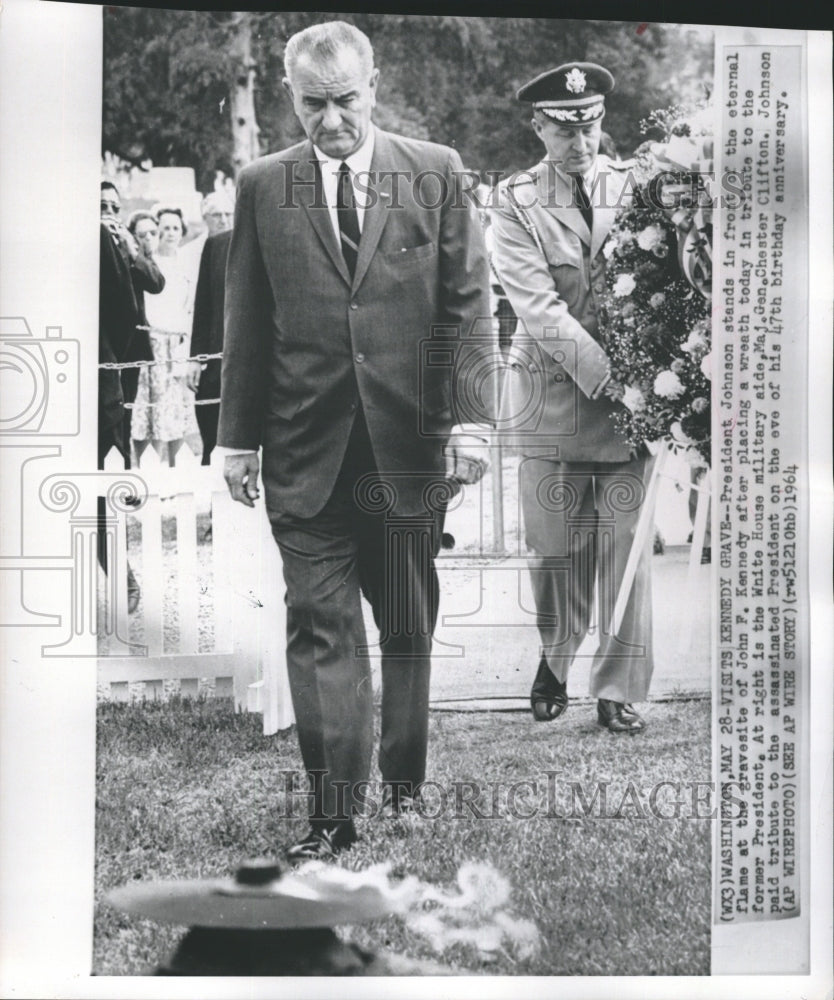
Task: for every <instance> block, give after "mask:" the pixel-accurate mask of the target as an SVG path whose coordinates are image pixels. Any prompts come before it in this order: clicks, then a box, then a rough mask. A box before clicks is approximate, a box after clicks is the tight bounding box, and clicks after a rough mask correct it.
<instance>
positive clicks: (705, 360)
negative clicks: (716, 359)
mask: <svg viewBox="0 0 834 1000" xmlns="http://www.w3.org/2000/svg"><path fill="white" fill-rule="evenodd" d="M701 373H702V374H703V376H704V378H706V379H709V381H710V382H712V351H710V352H709V353H708V354H705V355H704V356H703V357H702V358H701Z"/></svg>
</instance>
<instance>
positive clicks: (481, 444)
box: [446, 433, 489, 485]
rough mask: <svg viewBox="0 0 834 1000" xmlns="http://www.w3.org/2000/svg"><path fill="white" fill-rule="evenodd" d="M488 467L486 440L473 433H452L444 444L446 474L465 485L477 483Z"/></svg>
mask: <svg viewBox="0 0 834 1000" xmlns="http://www.w3.org/2000/svg"><path fill="white" fill-rule="evenodd" d="M488 468H489V453H488V442H487V439H486V438H484V437H479V436H478V435H475V434H467V433H453V434H452V435H451V437H450V438H449V441H448V443H447V445H446V475H447V477H448V478H449V479H451V480H454V481H456V482H459V483H464V484H465V485H471V484H473V483H477V482H478V481H479V480H480V479H481V477H482V476H483V475H484V473H485V472H486V471H487V469H488Z"/></svg>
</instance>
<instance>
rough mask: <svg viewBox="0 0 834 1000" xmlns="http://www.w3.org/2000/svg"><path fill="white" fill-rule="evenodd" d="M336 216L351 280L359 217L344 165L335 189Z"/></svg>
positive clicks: (356, 247)
mask: <svg viewBox="0 0 834 1000" xmlns="http://www.w3.org/2000/svg"><path fill="white" fill-rule="evenodd" d="M336 214H337V215H338V217H339V236H340V238H341V244H342V256H343V257H344V258H345V263H346V264H347V267H348V271H349V272H350V276H351V278H352V277H353V275H354V273H355V271H356V257H357V255H358V253H359V216H358V215H357V214H356V199H355V197H354V190H353V183H352V182H351V179H350V168H349V167H348V165H347V164H346V163H342V165H341V166H340V167H339V186H338V188H337V189H336Z"/></svg>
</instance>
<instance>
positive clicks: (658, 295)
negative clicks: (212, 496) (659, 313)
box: [649, 292, 666, 309]
mask: <svg viewBox="0 0 834 1000" xmlns="http://www.w3.org/2000/svg"><path fill="white" fill-rule="evenodd" d="M665 301H666V296H665V295H664V294H663V292H655V293H654V295H653V296H652V297H651V298H650V299H649V305H650V306H651V307H652V309H659V308H660V307H661V306H662V305H663V303H664V302H665Z"/></svg>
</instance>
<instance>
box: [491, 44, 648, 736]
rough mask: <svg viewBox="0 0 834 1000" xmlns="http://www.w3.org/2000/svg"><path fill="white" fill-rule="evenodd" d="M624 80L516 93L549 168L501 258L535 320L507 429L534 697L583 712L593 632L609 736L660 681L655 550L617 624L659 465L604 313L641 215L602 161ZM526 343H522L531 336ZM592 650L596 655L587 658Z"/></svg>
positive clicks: (544, 85)
mask: <svg viewBox="0 0 834 1000" xmlns="http://www.w3.org/2000/svg"><path fill="white" fill-rule="evenodd" d="M613 87H614V78H613V77H612V76H611V74H610V73H609V72H608V71H607V70H606V69H604V68H603V67H602V66H597V65H595V64H594V63H585V62H571V63H566V64H565V65H563V66H557V67H556V69H553V70H549V71H548V72H546V73H542V74H541V75H540V76H537V77H536V78H535V79H534V80H531V81H530V82H529V83H528V84H526V85H525V86H523V87H522V88H521V89H520V90H519V91H518V93H517V95H516V96H517V98H518V100H520V101H523V102H526V103H528V104H530V105H532V111H533V118H532V127H533V130H534V131H535V133H536V135H537V136H538V137H539V139H540V140H541V142H542V144H543V146H544V148H545V157H544V159H543V160H542V161H541V162H540V163H538V164H536V166H534V167H532V168H531V169H529V170H526V171H522V172H520V173H518V174H515V175H514V176H513V177H511V178H510V179H509V180H508V181H507V182H506V183H505V184H503V185H502V186H501V190H500V195H499V203H498V206H497V207H496V209H495V211H494V214H493V233H494V240H495V253H494V262H495V265H496V268H497V270H498V272H499V274H500V276H501V280H502V283H503V286H504V289H505V290H506V293H507V295H508V297H509V300H510V303H511V304H512V307H513V309H514V310H515V312H516V314H517V315H518V317H519V320H520V324H521V325H520V327H519V331H518V332H517V333H516V337H515V340H514V343H513V347H512V350H511V352H510V356H509V359H508V367H507V371H506V377H505V381H504V390H503V395H502V409H501V415H500V418H499V427H500V428H501V429H503V431H504V433H505V434H507V435H508V436H509V437H510V439H511V440H512V441H513V442H514V443H515V445H516V446H517V447H518V449H519V451H520V454H521V456H522V460H521V465H520V473H519V475H520V496H521V505H522V512H523V517H524V525H525V534H526V543H527V547H528V551H529V562H528V564H529V568H530V573H531V580H532V585H533V592H534V595H535V600H536V609H537V622H538V627H539V633H540V637H541V640H542V652H541V659H540V662H539V667H538V672H537V674H536V677H535V681H534V683H533V687H532V691H531V694H530V702H531V708H532V711H533V715H534V717H535V718H536V719H537V720H539V721H549V720H552V719H556V718H558V717H559V716H560V715H562V713H563V712H564V711H565V709H566V708H567V705H568V693H567V677H568V670H569V667H570V666H571V663H572V662H573V660H574V658H575V657H576V654H577V652H578V651H579V650H580V647H582V642H583V639H584V638H585V636H586V633H587V632H588V629H589V626H590V624H591V622H592V608H593V604H594V588H595V583H596V590H597V614H596V623H597V630H598V634H599V639H600V644H599V648H598V649H597V651H596V653H595V654H593V662H592V664H591V676H590V690H591V695H592V697H595V698H597V717H598V721H599V723H600V725H602V726H604V727H605V728H606V729H608V730H609V731H610V732H613V733H636V732H639V731H640V730H642V729H643V728H644V720H643V719H642V717H641V716H640V715H639V713H638V712H637V711H636V710H635V709H634V707H633V702H639V701H641V700H644V699H645V698H646V695H647V692H648V688H649V681H650V679H651V674H652V634H651V632H652V629H651V591H650V557H651V552H650V550H649V547H648V546H649V545H650V544H651V539H649V540H648V543H647V547H646V551H644V552H643V553H642V555H641V559H640V563H639V567H638V570H637V574H636V577H635V579H634V583H633V586H632V588H631V593H630V597H629V600H628V604H627V606H626V609H625V614H624V616H623V619H622V623H621V625H620V627H619V628H618V629H617V630H616V634H612V632H613V630H612V628H611V618H612V612H613V606H614V602H615V600H616V596H617V593H618V590H619V586H620V581H621V579H622V577H623V571H624V569H625V564H626V561H627V559H628V555H629V552H630V550H631V545H632V540H633V537H634V531H635V527H636V523H637V518H638V516H639V512H640V506H641V502H642V500H643V497H644V496H645V488H646V484H647V481H648V474H649V472H650V464H651V461H652V459H651V456H650V455H649V454H648V452H647V451H646V450H645V449H644V448H643V449H641V450H640V451H639V453H638V452H635V451H634V450H633V449H632V448H631V447H630V446H629V444H628V443H627V442H626V441H625V439H624V438H623V437H621V436H620V435H619V433H618V432H617V430H616V427H615V424H614V421H613V420H612V419H611V418H612V415H613V414H614V413H615V412H616V409H617V408H618V407H619V406H621V405H622V404H621V403H617V402H614V401H613V400H612V399H610V398H609V397H608V396H607V395H606V394H605V391H604V390H605V387H606V384H607V382H608V381H609V378H610V376H609V371H608V368H609V365H608V358H607V356H606V353H605V350H604V348H603V346H602V344H601V343H600V336H599V326H598V320H597V312H598V309H599V296H600V293H601V292H603V291H604V289H605V264H606V257H605V253H604V252H603V250H604V245H605V241H606V237H607V236H608V234H609V232H610V230H611V227H612V225H613V223H614V220H615V217H616V214H617V210H618V209H619V208H620V207H622V206H623V205H625V204H627V203H628V200H629V195H630V191H631V180H630V179H631V173H630V170H629V164H628V163H620V162H616V161H614V160H611V159H610V158H608V157H606V156H604V155H601V154H599V144H600V137H601V123H602V119H603V116H604V114H605V95H606V94H608V93H609V92H610V91H611V90H612V89H613ZM522 331H523V332H522ZM583 648H584V647H583Z"/></svg>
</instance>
